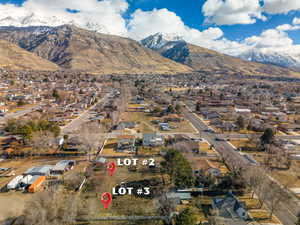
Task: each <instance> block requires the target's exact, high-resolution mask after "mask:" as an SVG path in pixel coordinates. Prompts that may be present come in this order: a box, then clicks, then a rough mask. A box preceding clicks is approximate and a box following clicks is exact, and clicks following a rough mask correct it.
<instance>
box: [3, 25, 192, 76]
mask: <svg viewBox="0 0 300 225" xmlns="http://www.w3.org/2000/svg"><path fill="white" fill-rule="evenodd" d="M0 39H3V40H7V41H9V42H11V43H15V44H17V45H19V46H20V47H21V48H23V49H25V50H27V51H30V52H32V53H34V54H36V55H37V56H40V57H42V58H44V59H47V60H49V61H51V62H53V63H55V64H57V65H59V66H60V67H61V68H64V69H72V70H79V71H88V72H94V73H98V74H126V73H130V74H143V73H150V74H151V73H161V74H173V73H188V72H191V71H192V69H191V68H189V67H187V66H185V65H182V64H179V63H176V62H175V61H172V60H170V59H167V58H165V57H162V56H161V55H160V54H158V53H156V52H154V51H152V50H150V49H148V48H145V47H143V46H142V45H141V44H139V43H138V42H136V41H133V40H130V39H127V38H122V37H118V36H113V35H105V34H100V33H96V32H92V31H88V30H84V29H81V28H77V27H75V26H72V25H64V26H58V27H24V28H23V27H1V28H0Z"/></svg>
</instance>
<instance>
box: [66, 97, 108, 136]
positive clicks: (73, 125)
mask: <svg viewBox="0 0 300 225" xmlns="http://www.w3.org/2000/svg"><path fill="white" fill-rule="evenodd" d="M110 94H111V93H107V94H106V95H105V96H104V97H103V98H102V99H101V100H100V101H99V102H97V103H96V104H94V105H93V106H91V107H90V108H89V109H87V110H85V111H84V112H83V113H82V114H81V115H79V116H78V117H77V118H76V119H74V120H72V121H71V122H70V123H68V124H67V125H66V126H64V127H61V132H62V134H68V133H72V132H74V131H76V130H77V129H78V128H80V126H81V125H82V124H84V123H85V122H88V121H89V118H90V117H91V116H92V114H91V111H93V110H94V109H95V108H96V107H97V106H98V105H100V104H105V103H106V102H107V101H108V98H109V96H110Z"/></svg>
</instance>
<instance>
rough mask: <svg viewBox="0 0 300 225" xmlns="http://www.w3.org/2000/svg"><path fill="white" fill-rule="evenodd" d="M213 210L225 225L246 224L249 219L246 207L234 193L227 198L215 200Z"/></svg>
mask: <svg viewBox="0 0 300 225" xmlns="http://www.w3.org/2000/svg"><path fill="white" fill-rule="evenodd" d="M212 208H213V210H214V212H215V214H216V216H217V218H219V220H222V221H224V222H225V223H224V224H228V225H229V224H230V225H231V224H246V223H243V222H245V220H247V219H248V213H247V210H246V207H245V205H244V204H243V203H242V202H240V201H239V200H238V199H237V198H236V197H235V196H234V195H233V194H232V193H228V194H227V195H226V196H225V198H213V201H212Z"/></svg>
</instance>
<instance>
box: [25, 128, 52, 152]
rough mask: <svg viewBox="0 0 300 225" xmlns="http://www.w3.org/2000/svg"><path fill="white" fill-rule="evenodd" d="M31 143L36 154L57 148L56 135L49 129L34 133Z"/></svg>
mask: <svg viewBox="0 0 300 225" xmlns="http://www.w3.org/2000/svg"><path fill="white" fill-rule="evenodd" d="M30 145H31V147H32V153H33V154H34V155H39V154H43V153H47V152H49V151H50V150H54V149H55V148H57V146H56V139H55V136H54V134H53V133H52V132H49V131H38V132H36V133H34V134H33V137H32V139H31V140H30Z"/></svg>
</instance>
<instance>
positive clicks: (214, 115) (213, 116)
mask: <svg viewBox="0 0 300 225" xmlns="http://www.w3.org/2000/svg"><path fill="white" fill-rule="evenodd" d="M202 115H203V116H204V119H206V120H212V119H221V115H220V114H219V113H217V112H202Z"/></svg>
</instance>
